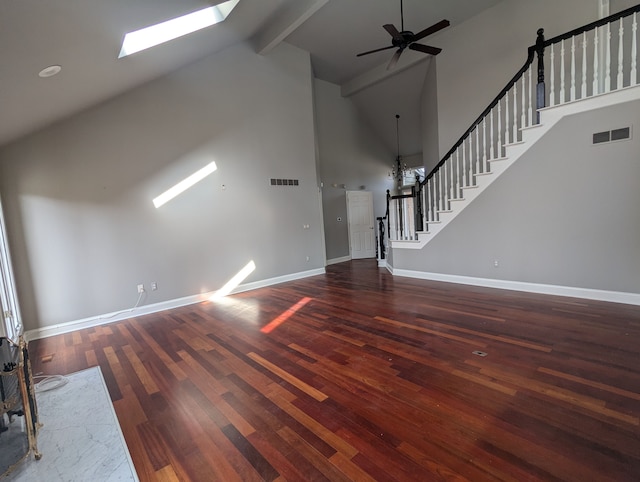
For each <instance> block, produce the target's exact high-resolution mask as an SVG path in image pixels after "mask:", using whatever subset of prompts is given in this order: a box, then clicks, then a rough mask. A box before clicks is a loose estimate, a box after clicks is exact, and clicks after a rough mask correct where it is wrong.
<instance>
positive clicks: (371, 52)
mask: <svg viewBox="0 0 640 482" xmlns="http://www.w3.org/2000/svg"><path fill="white" fill-rule="evenodd" d="M394 48H395V47H394V46H393V45H389V46H388V47H382V48H380V49H375V50H369V51H368V52H362V53H360V54H357V55H356V57H362V56H363V55H369V54H374V53H376V52H380V51H382V50H389V49H394Z"/></svg>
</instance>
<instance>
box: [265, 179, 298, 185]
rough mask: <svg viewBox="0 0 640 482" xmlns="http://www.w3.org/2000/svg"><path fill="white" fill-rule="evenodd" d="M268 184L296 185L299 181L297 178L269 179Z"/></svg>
mask: <svg viewBox="0 0 640 482" xmlns="http://www.w3.org/2000/svg"><path fill="white" fill-rule="evenodd" d="M269 184H270V185H272V186H298V185H300V182H299V181H298V180H297V179H274V178H271V179H269Z"/></svg>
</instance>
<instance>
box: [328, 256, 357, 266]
mask: <svg viewBox="0 0 640 482" xmlns="http://www.w3.org/2000/svg"><path fill="white" fill-rule="evenodd" d="M347 261H351V256H343V257H341V258H333V259H328V260H327V266H329V265H331V264H338V263H346V262H347Z"/></svg>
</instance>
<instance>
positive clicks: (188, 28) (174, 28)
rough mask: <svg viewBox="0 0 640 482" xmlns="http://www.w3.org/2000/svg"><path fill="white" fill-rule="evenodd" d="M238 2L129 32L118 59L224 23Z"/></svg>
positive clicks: (223, 3)
mask: <svg viewBox="0 0 640 482" xmlns="http://www.w3.org/2000/svg"><path fill="white" fill-rule="evenodd" d="M239 1H240V0H228V1H227V2H222V3H220V4H218V5H216V6H214V7H207V8H204V9H202V10H198V11H196V12H193V13H189V14H187V15H183V16H181V17H176V18H173V19H171V20H167V21H166V22H162V23H158V24H155V25H151V26H149V27H145V28H142V29H140V30H136V31H134V32H129V33H128V34H126V35H125V36H124V40H123V42H122V48H121V49H120V55H118V58H119V59H120V58H122V57H126V56H127V55H131V54H134V53H136V52H140V51H141V50H145V49H148V48H151V47H155V46H156V45H159V44H161V43H164V42H168V41H169V40H173V39H176V38H178V37H182V36H183V35H187V34H190V33H192V32H196V31H198V30H202V29H203V28H207V27H210V26H211V25H215V24H216V23H220V22H222V21H224V20H225V19H226V18H227V17H228V16H229V14H230V13H231V11H232V10H233V9H234V7H235V6H236V5H237V4H238V2H239Z"/></svg>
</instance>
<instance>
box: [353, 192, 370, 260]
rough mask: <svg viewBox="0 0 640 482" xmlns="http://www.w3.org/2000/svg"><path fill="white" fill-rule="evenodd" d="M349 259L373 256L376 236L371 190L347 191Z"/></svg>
mask: <svg viewBox="0 0 640 482" xmlns="http://www.w3.org/2000/svg"><path fill="white" fill-rule="evenodd" d="M347 221H348V224H349V250H350V252H351V259H362V258H375V256H376V236H375V234H376V233H375V229H374V228H375V222H374V216H373V194H372V193H371V191H347Z"/></svg>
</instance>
